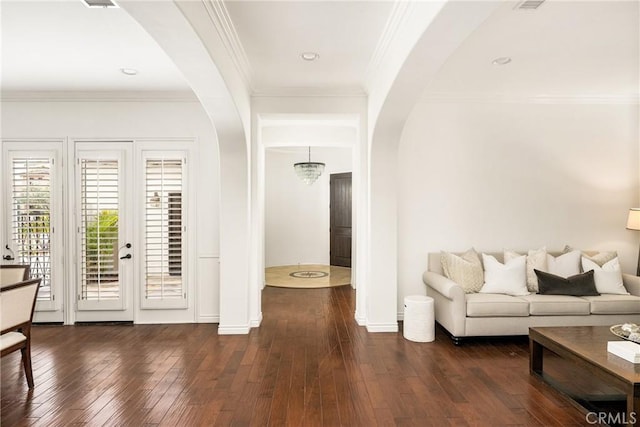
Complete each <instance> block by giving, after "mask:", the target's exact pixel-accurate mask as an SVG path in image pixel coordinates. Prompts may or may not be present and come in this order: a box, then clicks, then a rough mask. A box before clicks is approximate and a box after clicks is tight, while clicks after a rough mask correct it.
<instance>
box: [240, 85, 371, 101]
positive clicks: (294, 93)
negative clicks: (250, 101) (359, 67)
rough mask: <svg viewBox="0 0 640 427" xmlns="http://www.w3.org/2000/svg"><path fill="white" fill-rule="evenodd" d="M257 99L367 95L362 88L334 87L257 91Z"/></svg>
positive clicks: (255, 92) (282, 88)
mask: <svg viewBox="0 0 640 427" xmlns="http://www.w3.org/2000/svg"><path fill="white" fill-rule="evenodd" d="M251 96H252V97H255V98H278V97H289V98H314V97H318V98H345V97H359V98H362V97H366V96H367V93H366V92H365V91H364V89H363V88H361V87H356V86H345V87H340V86H334V87H322V88H320V87H281V88H262V89H256V90H254V91H253V93H252V94H251Z"/></svg>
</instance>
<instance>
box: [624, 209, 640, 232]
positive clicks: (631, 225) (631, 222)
mask: <svg viewBox="0 0 640 427" xmlns="http://www.w3.org/2000/svg"><path fill="white" fill-rule="evenodd" d="M627 228H628V229H629V230H640V208H631V209H629V218H628V219H627Z"/></svg>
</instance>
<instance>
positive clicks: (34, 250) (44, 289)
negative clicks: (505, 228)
mask: <svg viewBox="0 0 640 427" xmlns="http://www.w3.org/2000/svg"><path fill="white" fill-rule="evenodd" d="M52 166H53V159H51V158H49V157H28V158H27V157H22V158H21V157H14V158H13V159H12V163H11V200H12V201H11V203H12V204H11V230H12V232H11V234H12V235H11V239H12V244H13V247H14V248H15V251H14V252H15V261H16V263H18V264H29V265H30V266H31V277H42V281H41V283H40V289H39V291H38V301H51V300H52V299H53V293H52V289H51V241H52V239H51V235H52V229H51V227H50V224H51V206H52V203H51V194H52V176H51V175H52V174H51V171H52Z"/></svg>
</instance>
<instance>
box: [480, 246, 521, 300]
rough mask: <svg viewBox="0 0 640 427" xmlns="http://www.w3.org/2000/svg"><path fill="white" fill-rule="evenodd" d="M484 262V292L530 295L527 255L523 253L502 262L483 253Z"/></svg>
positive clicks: (481, 291) (481, 290)
mask: <svg viewBox="0 0 640 427" xmlns="http://www.w3.org/2000/svg"><path fill="white" fill-rule="evenodd" d="M482 262H483V264H484V286H482V289H480V293H483V294H507V295H514V296H518V295H529V291H528V290H527V270H526V265H527V257H526V256H524V255H522V256H519V257H517V258H513V259H511V260H510V261H507V262H505V263H504V264H502V263H501V262H500V261H498V260H497V259H495V258H494V257H492V256H491V255H486V254H482Z"/></svg>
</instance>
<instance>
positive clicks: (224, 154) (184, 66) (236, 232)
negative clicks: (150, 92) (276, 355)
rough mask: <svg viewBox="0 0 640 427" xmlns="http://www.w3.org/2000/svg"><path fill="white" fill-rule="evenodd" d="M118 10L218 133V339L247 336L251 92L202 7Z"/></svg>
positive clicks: (154, 5) (139, 5)
mask: <svg viewBox="0 0 640 427" xmlns="http://www.w3.org/2000/svg"><path fill="white" fill-rule="evenodd" d="M119 4H120V6H121V7H122V8H123V9H124V10H125V11H126V12H127V13H129V15H131V16H132V17H133V18H134V19H135V20H136V21H138V23H140V25H141V26H142V27H143V28H144V29H145V30H146V31H147V32H148V33H149V34H150V35H151V36H152V37H153V38H154V39H155V40H156V42H157V43H158V44H159V45H160V47H162V49H163V50H164V51H165V52H166V53H167V55H168V56H169V57H170V58H171V59H172V60H173V62H174V63H175V64H176V66H177V67H178V69H180V71H181V72H182V74H183V75H184V77H185V79H186V80H187V81H188V82H189V85H190V86H191V88H192V90H193V92H194V93H195V95H196V96H197V97H198V99H199V100H200V103H201V104H202V107H203V108H204V110H205V112H206V113H207V115H208V116H209V118H210V119H211V122H212V124H213V127H214V129H215V132H216V136H217V144H218V147H219V155H220V186H221V189H220V323H219V328H218V333H220V334H247V333H249V330H250V328H251V320H250V319H251V318H252V317H253V316H252V313H250V304H249V246H250V233H251V223H250V212H249V194H250V184H249V171H250V158H249V152H250V151H249V135H250V98H249V91H248V89H247V87H246V84H245V83H244V81H243V80H242V78H241V77H240V76H239V75H238V74H237V72H236V70H235V68H234V66H233V61H232V60H230V57H229V52H228V51H227V50H226V48H225V44H224V40H223V39H222V36H221V33H220V32H218V31H217V29H216V25H217V24H216V23H215V22H214V21H213V20H212V18H210V14H208V13H207V10H206V7H207V5H206V4H205V3H204V2H181V3H179V4H176V3H174V2H172V1H154V2H144V1H127V0H122V1H120V2H119ZM211 143H216V141H211ZM198 238H200V239H206V238H207V236H198ZM200 279H201V280H202V278H200Z"/></svg>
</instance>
